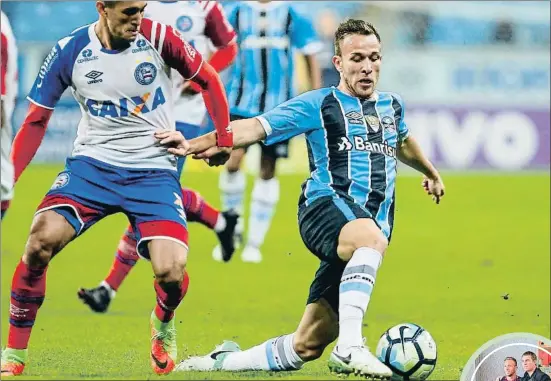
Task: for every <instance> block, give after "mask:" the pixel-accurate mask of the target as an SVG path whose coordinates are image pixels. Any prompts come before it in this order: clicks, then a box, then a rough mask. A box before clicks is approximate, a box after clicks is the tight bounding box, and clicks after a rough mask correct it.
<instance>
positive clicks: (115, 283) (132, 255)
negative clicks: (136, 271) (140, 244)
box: [78, 225, 140, 313]
mask: <svg viewBox="0 0 551 381" xmlns="http://www.w3.org/2000/svg"><path fill="white" fill-rule="evenodd" d="M136 245H137V241H136V237H135V235H134V232H133V230H132V226H131V225H129V226H128V227H127V229H126V231H125V232H124V234H123V236H122V238H121V240H120V241H119V246H118V247H117V251H116V253H115V259H114V260H113V264H112V265H111V269H110V270H109V273H108V274H107V277H106V278H105V279H104V280H103V281H101V283H100V284H99V286H98V287H95V288H89V289H87V288H80V290H79V291H78V297H79V298H80V299H81V300H82V301H83V302H84V303H85V304H87V305H88V306H89V307H90V308H91V309H92V311H94V312H100V313H101V312H106V311H107V309H108V308H109V305H110V303H111V301H112V300H113V298H114V297H115V295H116V293H117V291H118V289H119V287H120V286H121V284H122V282H123V281H124V280H125V279H126V277H127V276H128V274H129V273H130V270H132V268H133V267H134V265H135V264H136V262H137V261H138V260H139V259H140V257H139V256H138V254H137V252H136Z"/></svg>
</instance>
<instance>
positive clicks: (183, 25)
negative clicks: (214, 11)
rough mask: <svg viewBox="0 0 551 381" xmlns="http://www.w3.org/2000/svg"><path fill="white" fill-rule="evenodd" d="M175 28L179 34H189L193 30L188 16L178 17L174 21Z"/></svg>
mask: <svg viewBox="0 0 551 381" xmlns="http://www.w3.org/2000/svg"><path fill="white" fill-rule="evenodd" d="M176 28H178V30H179V31H180V32H189V31H190V30H191V28H193V20H192V19H191V17H189V16H180V17H178V19H177V20H176Z"/></svg>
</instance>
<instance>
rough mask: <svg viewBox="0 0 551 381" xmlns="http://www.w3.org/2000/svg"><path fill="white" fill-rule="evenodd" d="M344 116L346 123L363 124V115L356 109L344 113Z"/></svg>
mask: <svg viewBox="0 0 551 381" xmlns="http://www.w3.org/2000/svg"><path fill="white" fill-rule="evenodd" d="M344 116H346V118H347V119H348V123H350V124H363V123H364V122H363V120H362V117H363V115H362V114H360V113H359V112H357V111H350V112H349V113H346V114H345V115H344Z"/></svg>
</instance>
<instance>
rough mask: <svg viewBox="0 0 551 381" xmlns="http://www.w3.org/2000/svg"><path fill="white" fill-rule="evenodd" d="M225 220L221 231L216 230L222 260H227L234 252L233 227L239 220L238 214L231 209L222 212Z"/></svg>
mask: <svg viewBox="0 0 551 381" xmlns="http://www.w3.org/2000/svg"><path fill="white" fill-rule="evenodd" d="M222 215H223V216H224V219H225V220H226V228H225V229H224V230H222V231H221V232H216V235H217V236H218V239H219V240H220V246H219V247H220V251H221V258H222V260H223V261H224V262H228V261H229V260H230V259H231V257H232V255H233V253H234V252H235V237H234V236H235V227H236V226H237V222H238V221H239V214H237V212H235V211H234V210H233V209H230V210H226V211H225V212H222Z"/></svg>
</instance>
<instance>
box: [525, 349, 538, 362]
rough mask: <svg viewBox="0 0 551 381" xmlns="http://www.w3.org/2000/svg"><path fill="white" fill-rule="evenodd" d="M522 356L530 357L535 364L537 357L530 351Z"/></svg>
mask: <svg viewBox="0 0 551 381" xmlns="http://www.w3.org/2000/svg"><path fill="white" fill-rule="evenodd" d="M524 356H530V357H532V361H534V362H536V360H537V359H538V356H536V354H535V353H534V352H532V351H526V352H524V353H523V354H522V357H524Z"/></svg>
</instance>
